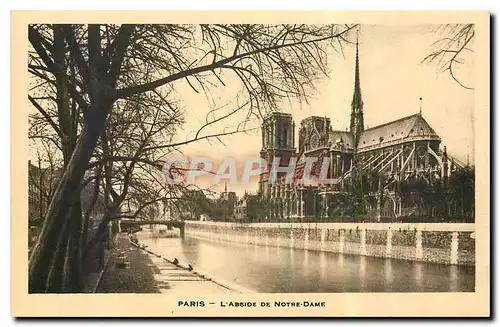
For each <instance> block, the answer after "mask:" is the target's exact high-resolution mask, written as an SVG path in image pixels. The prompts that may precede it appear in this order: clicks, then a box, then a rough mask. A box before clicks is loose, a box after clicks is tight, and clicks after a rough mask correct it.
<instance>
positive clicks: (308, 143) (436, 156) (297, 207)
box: [258, 43, 466, 219]
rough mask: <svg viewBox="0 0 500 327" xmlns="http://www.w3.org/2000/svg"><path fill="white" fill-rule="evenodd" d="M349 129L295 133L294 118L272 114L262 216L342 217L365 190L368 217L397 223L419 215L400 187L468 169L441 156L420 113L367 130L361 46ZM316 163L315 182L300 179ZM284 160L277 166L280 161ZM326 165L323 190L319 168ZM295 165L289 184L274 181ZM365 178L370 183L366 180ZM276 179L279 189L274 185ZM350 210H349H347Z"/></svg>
mask: <svg viewBox="0 0 500 327" xmlns="http://www.w3.org/2000/svg"><path fill="white" fill-rule="evenodd" d="M350 111H351V119H350V126H349V129H348V130H347V129H346V130H345V131H342V130H333V129H332V127H331V125H330V119H329V118H327V117H318V116H312V117H308V118H306V119H304V120H303V121H302V122H301V123H300V125H299V127H298V133H297V134H298V148H296V147H295V144H296V143H295V127H296V126H295V123H294V121H293V117H292V116H291V115H290V114H285V113H272V114H270V115H269V116H268V117H266V118H265V119H264V122H263V124H262V149H261V152H260V156H261V158H263V159H264V160H265V162H266V165H267V167H266V168H267V169H266V170H265V171H264V172H263V173H262V174H261V176H260V180H259V186H258V194H259V195H260V196H261V197H262V199H263V201H265V203H266V214H265V217H267V218H268V219H289V218H302V217H332V216H337V215H339V214H340V215H342V214H343V213H342V212H345V210H343V211H342V210H340V211H339V210H338V209H339V208H342V207H343V206H345V207H347V206H348V202H349V201H348V199H347V198H349V197H352V194H353V193H356V188H357V187H358V188H363V187H365V189H364V190H363V189H361V190H360V192H361V196H360V201H362V202H363V206H364V208H365V209H366V210H365V211H366V214H367V215H368V216H370V217H375V218H377V219H380V217H399V216H401V215H405V214H406V213H408V212H413V213H416V211H418V210H419V208H418V206H417V205H415V203H416V202H415V201H406V202H405V203H403V202H404V201H402V198H401V196H400V192H399V189H398V185H401V183H402V182H403V181H406V180H408V179H418V180H425V181H427V182H429V183H430V182H432V181H434V180H436V179H443V178H447V176H448V175H449V174H450V172H451V171H453V170H454V169H455V168H456V167H464V166H466V165H465V164H464V163H462V162H460V161H459V160H457V159H456V158H452V157H451V156H450V155H449V154H447V153H446V147H444V149H443V150H441V149H440V146H441V138H440V137H439V135H437V134H436V132H435V131H434V129H433V128H432V127H431V126H430V125H429V123H428V122H427V121H426V120H425V118H424V117H423V115H422V112H421V110H420V112H418V113H416V114H414V115H411V116H408V117H403V118H399V119H396V120H394V121H390V122H387V123H385V124H382V125H379V126H375V127H372V128H368V129H365V122H364V117H363V100H362V96H361V82H360V67H359V49H358V44H357V43H356V58H355V73H354V92H353V98H352V103H351V108H350ZM308 157H311V158H317V160H316V161H315V162H314V164H313V166H312V169H311V175H312V178H311V180H309V181H308V182H306V183H304V182H303V181H302V180H301V177H302V173H303V171H304V168H305V165H306V162H307V158H308ZM277 158H279V161H278V159H277ZM325 158H329V161H328V165H329V166H328V168H327V170H326V172H327V173H326V174H327V175H326V177H327V178H329V179H335V183H330V184H321V181H318V180H319V174H320V173H321V166H322V164H323V162H326V160H325ZM293 161H295V162H296V165H295V172H294V178H293V180H292V182H290V181H286V180H285V177H286V172H281V173H278V174H276V176H275V177H273V176H270V175H269V171H271V166H272V165H273V162H274V164H275V165H279V166H280V167H287V166H289V164H290V163H292V162H293ZM367 176H370V178H368V177H367ZM272 178H275V182H274V183H273V182H272V180H271V179H272ZM346 210H347V209H346Z"/></svg>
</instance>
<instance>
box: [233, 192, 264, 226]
mask: <svg viewBox="0 0 500 327" xmlns="http://www.w3.org/2000/svg"><path fill="white" fill-rule="evenodd" d="M260 199H261V198H260V197H259V196H258V195H257V194H249V193H246V192H245V194H243V196H242V197H241V199H239V200H238V203H237V205H236V208H235V213H234V217H235V219H236V220H237V221H243V220H247V219H250V220H256V219H259V218H260V217H262V215H263V212H262V204H261V201H260Z"/></svg>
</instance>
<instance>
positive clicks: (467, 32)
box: [423, 24, 475, 90]
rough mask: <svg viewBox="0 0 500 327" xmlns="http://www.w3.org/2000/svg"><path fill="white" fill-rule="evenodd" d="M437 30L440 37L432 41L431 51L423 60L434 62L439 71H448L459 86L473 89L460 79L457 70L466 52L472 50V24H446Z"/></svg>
mask: <svg viewBox="0 0 500 327" xmlns="http://www.w3.org/2000/svg"><path fill="white" fill-rule="evenodd" d="M437 32H438V33H439V34H441V35H442V37H440V38H439V39H438V40H437V41H436V42H434V43H433V49H432V52H431V53H430V54H429V55H427V56H426V57H425V58H424V60H423V62H427V63H431V62H436V63H437V65H438V70H439V71H440V72H448V73H449V74H450V76H451V77H452V78H453V80H455V82H457V83H458V84H459V85H460V86H461V87H463V88H465V89H469V90H471V89H473V88H472V87H469V86H466V85H465V84H464V83H463V82H462V81H461V80H460V78H459V77H458V76H457V71H458V70H459V65H463V64H465V61H466V57H467V53H468V52H472V51H473V50H472V48H471V46H472V43H473V40H474V35H475V33H474V24H446V25H442V26H440V27H439V29H438V31H437Z"/></svg>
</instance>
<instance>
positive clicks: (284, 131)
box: [259, 112, 295, 195]
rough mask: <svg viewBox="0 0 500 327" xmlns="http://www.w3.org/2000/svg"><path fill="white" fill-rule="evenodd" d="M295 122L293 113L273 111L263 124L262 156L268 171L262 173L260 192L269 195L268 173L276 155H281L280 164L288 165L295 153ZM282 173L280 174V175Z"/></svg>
mask: <svg viewBox="0 0 500 327" xmlns="http://www.w3.org/2000/svg"><path fill="white" fill-rule="evenodd" d="M294 144H295V123H294V122H293V119H292V115H290V114H286V113H280V112H273V113H271V114H270V115H269V116H267V117H266V118H265V119H264V122H263V124H262V149H261V151H260V157H261V158H262V159H264V161H265V162H266V171H264V172H263V173H262V174H261V175H260V181H259V193H260V194H262V195H268V192H269V190H270V185H269V184H268V178H269V176H268V174H267V172H269V171H270V170H271V165H272V163H273V160H274V158H275V157H280V166H288V165H289V162H290V158H291V157H293V156H294V154H295V146H294ZM281 175H282V174H278V177H280V176H281Z"/></svg>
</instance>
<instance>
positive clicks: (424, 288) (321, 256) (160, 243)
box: [138, 230, 475, 293]
mask: <svg viewBox="0 0 500 327" xmlns="http://www.w3.org/2000/svg"><path fill="white" fill-rule="evenodd" d="M138 237H139V240H140V242H141V243H144V244H146V245H148V246H149V248H150V249H151V250H152V251H154V252H157V253H160V254H162V255H163V256H165V257H166V258H172V259H173V258H177V259H178V260H179V262H180V263H182V264H188V263H189V264H191V265H192V266H193V267H194V269H195V270H196V268H199V269H201V270H203V271H206V272H208V273H210V274H211V275H213V276H216V277H219V278H221V279H224V280H227V281H230V282H232V283H235V284H238V285H241V286H243V287H245V288H248V289H251V290H254V291H256V292H261V293H312V292H315V293H316V292H317V293H330V292H331V293H333V292H473V291H474V287H475V272H474V267H463V266H452V265H439V264H432V263H425V262H411V261H404V260H396V259H381V258H373V257H365V256H354V255H346V254H338V253H330V252H319V251H310V250H299V249H289V248H279V247H271V246H259V245H247V244H241V243H228V242H217V241H209V240H204V239H203V240H201V239H197V238H194V237H190V236H189V235H188V234H186V238H185V239H180V238H153V237H152V234H151V233H150V232H149V231H147V230H145V231H144V232H140V233H138Z"/></svg>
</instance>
